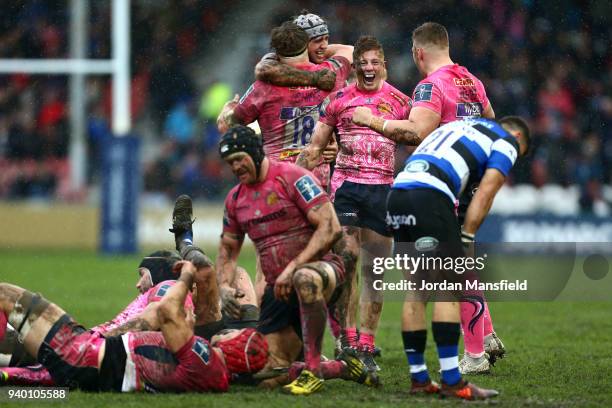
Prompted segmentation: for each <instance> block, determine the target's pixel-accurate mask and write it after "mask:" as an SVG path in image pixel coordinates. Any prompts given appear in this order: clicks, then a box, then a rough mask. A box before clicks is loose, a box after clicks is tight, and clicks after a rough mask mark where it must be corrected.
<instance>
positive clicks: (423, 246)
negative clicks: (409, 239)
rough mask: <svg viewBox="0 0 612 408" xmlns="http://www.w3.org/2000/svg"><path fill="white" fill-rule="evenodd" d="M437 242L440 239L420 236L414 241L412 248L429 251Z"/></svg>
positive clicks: (432, 249) (436, 245)
mask: <svg viewBox="0 0 612 408" xmlns="http://www.w3.org/2000/svg"><path fill="white" fill-rule="evenodd" d="M439 243H440V241H438V240H437V239H436V238H434V237H421V238H419V239H417V240H416V242H415V243H414V248H415V249H416V250H417V251H423V252H429V251H434V250H435V249H436V248H437V247H438V244H439Z"/></svg>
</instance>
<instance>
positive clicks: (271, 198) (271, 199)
mask: <svg viewBox="0 0 612 408" xmlns="http://www.w3.org/2000/svg"><path fill="white" fill-rule="evenodd" d="M266 203H267V204H268V205H274V204H276V203H278V195H277V194H276V193H275V192H274V191H272V192H271V193H270V194H268V196H267V197H266Z"/></svg>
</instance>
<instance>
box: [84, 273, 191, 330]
mask: <svg viewBox="0 0 612 408" xmlns="http://www.w3.org/2000/svg"><path fill="white" fill-rule="evenodd" d="M174 283H176V281H175V280H167V281H163V282H160V283H158V284H157V285H155V286H154V287H152V288H151V289H149V290H147V291H146V292H145V293H143V294H141V295H138V297H136V299H134V300H133V301H132V302H131V303H130V304H129V305H127V306H126V307H125V309H123V310H122V311H121V312H120V313H119V314H118V315H117V316H115V318H114V319H113V320H110V321H108V322H106V323H102V324H99V325H97V326H96V327H93V328H92V329H91V331H92V332H95V333H99V334H101V335H104V334H105V333H108V332H109V331H111V330H113V329H116V328H117V327H119V326H121V325H122V324H124V323H125V322H127V321H129V320H131V319H132V318H134V317H135V316H138V315H139V314H140V313H142V311H143V310H144V309H145V308H146V307H147V306H148V304H149V303H152V302H159V301H160V300H161V298H162V297H163V296H164V295H165V294H166V292H167V291H168V289H170V287H171V286H172V285H174ZM185 307H186V308H190V309H191V310H193V300H192V298H191V293H187V298H186V299H185Z"/></svg>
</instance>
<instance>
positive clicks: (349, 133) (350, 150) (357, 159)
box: [320, 81, 411, 194]
mask: <svg viewBox="0 0 612 408" xmlns="http://www.w3.org/2000/svg"><path fill="white" fill-rule="evenodd" d="M325 105H326V106H325ZM358 106H366V107H368V108H370V110H371V111H372V113H373V114H374V115H375V116H379V117H382V118H384V119H396V120H402V119H407V118H408V115H409V114H410V109H411V101H410V98H409V97H408V96H406V95H404V94H403V93H402V92H400V91H399V90H397V89H396V88H394V87H393V86H391V85H390V84H389V83H387V82H386V81H384V82H383V85H382V88H381V89H380V90H378V91H374V92H368V91H363V90H360V89H359V88H357V84H352V85H349V86H347V87H345V88H343V89H341V90H339V91H337V92H335V93H333V94H331V95H330V96H329V99H328V100H326V101H325V102H324V109H323V112H322V114H321V118H320V121H321V122H323V123H325V124H326V125H328V126H331V127H335V128H337V135H338V144H339V147H340V149H339V152H338V157H337V158H336V167H335V169H334V175H333V177H332V182H331V191H332V194H333V193H334V192H335V191H336V190H337V189H338V188H339V187H340V186H341V185H342V182H343V181H344V180H347V181H351V182H353V183H360V184H391V183H393V172H394V167H393V166H394V164H395V142H394V141H392V140H391V139H389V138H387V137H384V136H383V135H381V134H379V133H378V132H376V131H374V130H372V129H370V128H367V127H363V126H358V125H356V124H354V123H353V121H352V120H351V118H352V117H353V112H354V111H355V108H357V107H358Z"/></svg>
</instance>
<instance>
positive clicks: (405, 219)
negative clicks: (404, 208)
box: [386, 211, 416, 229]
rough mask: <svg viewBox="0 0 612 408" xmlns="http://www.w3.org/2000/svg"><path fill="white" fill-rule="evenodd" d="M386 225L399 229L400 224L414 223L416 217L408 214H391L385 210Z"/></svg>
mask: <svg viewBox="0 0 612 408" xmlns="http://www.w3.org/2000/svg"><path fill="white" fill-rule="evenodd" d="M386 221H387V225H388V226H389V227H391V228H393V229H399V228H400V226H402V225H416V217H415V216H414V215H412V214H410V215H403V214H402V215H391V214H389V212H388V211H387V217H386Z"/></svg>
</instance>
